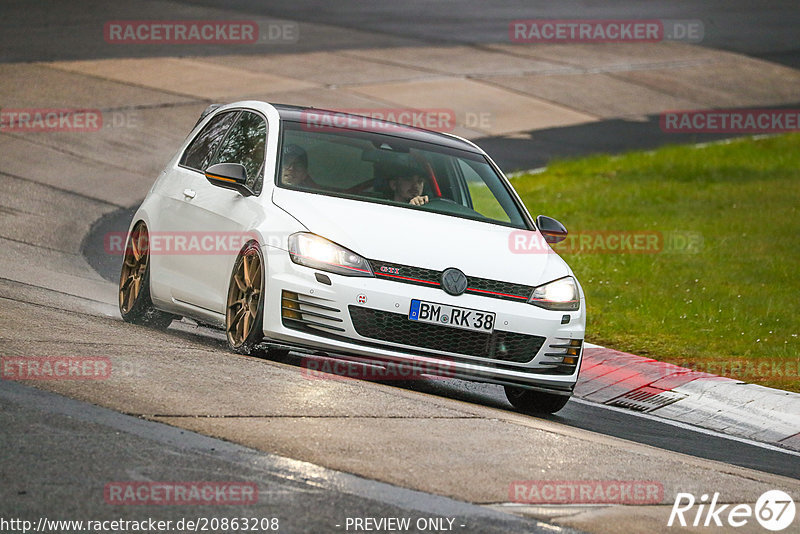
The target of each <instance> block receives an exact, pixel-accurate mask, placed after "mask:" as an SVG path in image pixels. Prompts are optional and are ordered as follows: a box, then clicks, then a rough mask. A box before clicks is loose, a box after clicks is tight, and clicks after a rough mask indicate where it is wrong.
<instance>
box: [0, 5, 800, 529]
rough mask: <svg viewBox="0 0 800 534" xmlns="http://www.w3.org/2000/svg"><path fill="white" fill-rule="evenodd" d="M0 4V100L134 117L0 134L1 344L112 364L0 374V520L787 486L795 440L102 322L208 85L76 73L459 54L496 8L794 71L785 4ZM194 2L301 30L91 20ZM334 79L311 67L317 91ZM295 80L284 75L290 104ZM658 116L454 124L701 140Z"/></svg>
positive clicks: (543, 137)
mask: <svg viewBox="0 0 800 534" xmlns="http://www.w3.org/2000/svg"><path fill="white" fill-rule="evenodd" d="M0 14H2V17H0V25H2V29H3V31H2V32H0V61H2V63H0V72H4V74H5V76H4V78H5V79H6V81H5V82H0V98H2V100H0V107H2V108H14V107H23V106H28V107H32V106H39V107H59V106H66V105H74V106H78V105H82V106H87V107H93V108H101V109H103V110H104V111H106V110H114V111H119V112H120V113H123V112H128V111H129V110H130V109H133V110H135V112H139V111H141V113H143V115H142V117H143V118H144V122H145V127H146V129H147V132H146V135H144V134H142V132H141V130H135V131H130V132H129V131H124V132H123V133H122V135H121V137H119V138H117V137H113V138H111V140H110V141H109V140H108V138H103V141H102V142H100V145H99V146H100V148H98V147H96V146H93V142H92V141H91V140H89V141H87V139H90V138H87V137H86V136H82V137H81V136H78V135H77V134H54V135H53V136H51V137H46V136H47V135H48V134H41V133H40V134H18V133H13V132H12V133H7V132H0V147H2V148H0V161H2V162H3V166H2V167H0V190H2V192H3V194H2V198H3V200H0V217H1V218H0V221H2V222H3V223H4V224H2V225H0V227H1V228H2V230H0V246H1V247H2V248H0V250H2V252H0V302H2V304H0V325H2V326H0V340H2V348H0V355H3V356H51V355H64V356H89V357H101V358H109V360H110V361H111V362H113V366H114V373H113V375H112V379H110V380H104V381H93V382H92V383H87V382H83V383H80V382H77V381H62V382H37V383H35V384H33V386H31V385H30V384H27V383H20V382H12V381H8V380H0V407H2V409H0V451H2V452H0V480H1V481H2V484H0V502H1V503H2V504H0V520H3V519H9V518H26V519H30V520H33V521H36V519H37V518H40V517H47V518H49V519H119V518H121V519H129V520H141V519H144V518H146V517H148V516H149V517H154V518H157V519H159V520H172V521H178V520H180V519H182V518H190V517H191V518H195V519H196V518H199V517H218V518H221V517H234V516H247V517H258V518H274V517H278V518H280V532H346V531H354V530H356V529H355V528H354V527H352V526H350V527H349V528H348V526H347V525H348V523H347V521H348V518H350V519H352V518H365V517H373V518H381V517H383V518H389V517H410V518H412V521H413V522H416V521H417V520H423V522H424V521H425V520H427V519H437V520H438V519H443V520H446V519H451V520H452V525H453V526H452V530H454V531H460V532H487V533H488V532H553V531H556V532H559V531H561V532H571V531H572V530H571V529H573V528H574V529H576V531H587V532H640V531H645V530H647V531H654V532H672V531H674V530H675V529H669V528H667V527H666V522H665V518H666V517H668V515H669V510H670V507H671V505H672V502H673V501H674V498H675V495H676V494H677V493H678V492H689V493H693V494H694V495H697V496H699V495H700V494H701V493H704V492H710V493H713V492H720V493H721V494H722V495H723V499H724V502H726V503H750V504H753V503H754V502H755V499H756V498H757V497H758V496H759V495H760V494H762V493H763V492H764V491H767V490H770V489H782V490H784V491H787V492H789V493H792V494H793V496H795V500H797V497H800V483H798V480H800V454H798V453H795V452H792V451H788V450H782V449H779V448H777V447H772V446H768V445H764V444H759V443H756V442H752V441H748V440H743V439H734V438H731V437H728V436H725V435H722V434H719V433H715V432H709V431H704V430H700V429H692V428H690V427H686V426H682V425H676V424H674V423H669V422H666V421H659V420H657V419H656V418H653V417H646V416H642V415H641V414H637V413H632V412H626V411H624V410H621V409H613V408H609V407H606V406H602V405H596V404H591V403H588V402H583V401H579V400H575V401H571V402H570V403H569V404H568V405H567V407H566V408H565V409H563V410H562V411H561V412H559V413H558V414H557V415H554V416H551V417H546V418H544V417H543V418H534V417H528V416H523V415H520V414H517V413H515V412H513V411H512V410H511V407H510V405H509V404H508V403H507V402H506V401H505V397H504V395H503V393H502V389H501V388H499V387H497V386H490V385H484V384H475V383H467V382H463V381H458V380H420V381H415V382H413V383H403V384H395V385H391V384H382V383H375V382H367V381H352V380H346V381H345V380H309V379H308V378H307V377H306V376H303V373H302V367H301V363H302V361H301V356H300V355H298V354H294V353H292V354H290V355H289V356H288V357H287V358H285V359H283V360H281V361H275V360H266V359H261V358H256V357H241V356H236V355H233V354H231V353H229V352H228V351H227V350H226V349H225V346H224V343H223V342H222V338H221V334H220V333H219V332H215V331H212V330H209V329H206V328H203V327H199V326H196V325H194V324H192V323H191V322H189V321H182V322H176V323H175V324H173V326H172V327H171V328H170V329H169V330H168V331H166V332H153V331H149V330H147V329H143V328H140V327H135V326H132V325H127V324H125V323H123V322H122V321H121V320H120V319H119V316H118V313H117V311H116V308H115V306H114V302H115V299H116V283H117V277H118V272H119V271H118V269H119V263H118V259H119V258H118V257H116V256H113V255H109V254H107V253H106V251H105V249H104V243H103V239H104V236H106V235H107V233H108V232H113V231H120V230H122V231H124V230H125V229H127V226H128V223H129V221H130V218H131V216H132V213H133V211H134V209H135V207H136V206H138V202H139V201H140V200H141V198H142V197H143V195H144V193H146V191H147V189H148V188H149V185H150V184H151V183H152V180H153V178H154V177H155V176H156V174H157V172H158V169H160V168H161V166H162V165H163V161H164V156H165V155H169V154H171V152H172V151H173V150H174V147H175V146H177V144H178V143H180V141H181V139H182V135H185V133H186V132H187V131H188V127H190V126H191V123H192V122H193V120H194V118H196V114H197V110H198V109H202V108H203V107H204V105H206V104H207V103H208V102H209V101H215V100H217V99H216V98H212V96H213V95H211V96H209V95H201V94H200V93H202V91H201V90H200V89H197V92H196V93H192V94H193V95H194V96H192V97H189V96H187V94H188V93H183V92H180V91H178V90H173V89H164V90H163V91H158V90H155V89H153V87H154V86H151V85H145V84H138V83H124V84H123V83H119V84H118V85H114V84H116V83H117V82H116V81H115V82H114V83H112V82H111V81H109V80H113V78H112V77H110V76H109V75H108V72H109V71H108V70H107V71H103V72H102V73H100V72H99V71H92V69H94V68H95V65H98V64H101V65H103V68H108V69H112V70H113V69H114V68H116V67H115V66H114V64H113V63H112V64H108V63H103V62H102V60H114V61H118V60H121V59H129V60H131V59H135V60H142V61H146V60H149V59H153V58H171V57H178V56H199V57H202V58H204V59H206V60H209V61H211V60H213V58H214V57H215V56H222V55H225V54H239V55H242V56H248V55H249V56H253V57H256V56H259V55H263V54H273V55H276V54H280V55H290V54H312V55H313V54H315V53H321V52H326V51H330V50H337V51H340V52H341V53H342V54H345V55H348V54H350V56H352V57H349V58H348V59H354V58H356V57H357V54H362V53H369V52H370V51H371V50H390V49H394V48H396V47H398V48H415V47H416V48H419V49H420V50H422V49H423V48H426V47H443V46H444V47H450V46H456V47H458V46H463V45H467V48H468V49H469V52H467V53H466V55H468V54H469V53H472V52H475V53H477V51H484V52H485V51H486V50H490V48H488V47H490V46H491V45H492V44H493V43H502V42H503V41H504V40H506V41H507V38H508V21H510V20H513V19H521V18H536V17H538V18H587V19H588V18H607V19H615V18H618V19H622V18H625V19H630V18H642V19H650V18H661V19H693V20H701V21H703V23H704V27H705V38H704V40H703V42H702V43H701V44H700V45H695V46H702V47H705V48H707V49H709V50H711V51H713V52H716V51H717V50H722V51H725V52H723V54H736V55H737V56H738V55H747V56H750V57H752V58H758V59H759V60H764V61H768V62H774V63H776V64H780V66H781V68H798V67H800V60H799V58H800V39H798V38H797V35H796V33H797V27H798V26H800V12H798V10H797V5H796V2H795V3H792V2H770V3H768V4H767V5H765V6H761V5H754V4H753V3H749V2H744V1H738V0H737V1H736V2H709V3H701V2H695V3H674V2H663V1H661V2H648V3H642V2H623V3H618V4H616V5H615V6H614V7H606V6H603V5H601V4H598V3H594V2H560V3H554V4H551V3H541V5H535V4H531V3H530V2H511V1H507V2H494V3H491V5H490V4H488V3H486V2H479V1H475V0H471V1H466V2H456V1H449V0H448V1H443V2H436V3H432V2H423V1H413V2H407V3H402V4H401V3H397V2H385V1H380V2H369V3H368V4H365V3H364V2H355V1H349V0H348V1H342V2H336V3H325V2H318V1H313V2H312V1H296V2H257V1H252V0H241V1H236V0H234V1H232V2H226V3H225V4H224V6H223V5H221V4H218V3H215V2H202V1H193V2H155V1H137V2H131V3H121V2H120V3H106V2H101V1H91V2H80V3H78V2H63V3H59V2H37V3H33V4H31V3H28V2H24V1H16V2H7V3H4V4H3V5H2V6H0ZM204 18H205V19H219V18H229V19H234V18H258V19H269V20H277V19H280V20H285V21H299V22H300V29H301V32H302V33H301V35H303V36H304V37H303V38H302V39H299V40H298V41H297V42H295V43H289V44H281V45H279V46H274V47H269V48H258V47H249V48H246V47H239V48H237V47H233V48H231V47H223V46H209V47H197V46H195V47H191V46H186V45H184V46H166V45H151V46H147V47H126V46H111V45H108V44H106V43H103V34H102V28H103V24H104V23H105V22H106V21H109V20H123V19H135V20H146V19H169V20H176V19H204ZM492 50H493V49H492ZM342 51H343V52H342ZM420 53H421V52H420ZM293 57H294V56H293ZM343 57H344V56H343ZM725 57H726V58H727V57H728V56H727V55H726V56H725ZM358 58H359V59H361V56H358ZM75 60H86V61H87V63H86V64H80V65H78V66H76V67H74V69H79V68H80V69H84V70H83V71H81V72H80V76H79V74H78V71H77V70H74V69H73V67H72V66H66V67H65V66H64V65H65V64H64V63H53V64H39V63H36V62H62V61H75ZM90 60H91V61H90ZM95 61H100V63H94V62H95ZM243 61H246V60H243ZM108 65H111V66H110V67H108ZM142 65H143V64H142ZM760 65H762V66H763V65H764V63H760ZM206 66H207V65H206ZM391 68H398V66H397V65H391ZM777 68H778V67H776V69H777ZM70 69H73V70H70ZM121 70H124V69H121ZM776 72H778V73H779V74H776V76H780V73H782V72H785V71H783V70H780V71H776ZM117 74H118V73H115V76H116V75H117ZM126 75H127V73H124V72H123V73H122V74H120V75H119V76H126ZM164 76H165V78H167V77H168V73H167V74H164ZM466 78H469V76H466ZM86 80H89V82H87V81H86ZM116 80H117V81H118V79H116ZM165 83H166V82H165ZM195 83H201V82H195ZM83 84H87V85H83ZM335 85H336V84H335V83H333V82H324V83H323V87H322V88H321V89H319V90H320V91H321V93H320V94H322V92H324V91H327V90H332V89H335V87H331V86H335ZM84 87H91V88H92V89H91V91H89V92H87V91H88V90H85V89H83V88H84ZM298 90H301V89H298ZM314 90H317V89H315V88H305V87H304V88H303V89H302V91H308V92H309V93H308V94H312V96H311V97H309V98H313V91H314ZM323 90H324V91H323ZM92 91H96V92H92ZM776 91H778V90H777V89H776ZM29 93H30V94H35V95H38V96H37V98H42V96H41V95H44V96H45V97H46V98H49V99H50V100H48V101H44V102H43V101H37V100H35V99H34V100H29V99H28V98H29ZM285 94H291V90H287V91H286V92H285ZM785 94H789V95H790V96H791V95H794V93H781V95H780V96H781V98H782V100H781V98H776V99H773V100H774V101H773V100H767V102H772V103H771V104H769V103H768V104H765V105H763V106H761V107H782V108H796V107H797V105H795V104H793V102H797V101H800V98H798V99H794V100H792V99H791V98H790V99H789V101H787V100H786V98H788V97H785ZM198 95H199V96H198ZM223 96H224V95H223ZM30 98H33V97H30ZM126 99H129V100H130V102H131V103H132V104H131V105H130V106H128V105H126ZM48 102H53V103H52V104H51V105H48ZM62 102H67V103H69V104H67V103H62ZM352 105H356V104H352ZM732 107H739V106H732ZM741 107H746V106H745V104H741ZM657 121H658V116H657V114H652V113H645V114H642V115H640V116H636V117H633V118H631V117H626V118H608V117H603V116H599V115H595V116H594V117H593V120H592V122H588V123H584V122H580V121H575V123H574V124H572V123H570V124H566V123H565V124H559V125H556V126H551V127H545V128H538V127H536V125H535V124H532V125H531V127H530V128H529V129H527V130H525V131H523V132H521V133H515V134H513V135H509V134H507V133H504V132H501V133H497V134H496V135H484V136H480V137H475V139H476V142H477V143H478V144H479V145H481V146H482V147H483V148H485V149H486V150H487V151H488V152H489V153H490V154H491V155H493V156H495V157H496V160H497V161H498V163H499V164H500V165H501V166H502V167H504V168H505V169H508V170H515V169H528V168H533V167H539V166H542V165H545V164H546V163H547V162H548V161H550V160H552V159H553V158H556V157H564V156H578V155H585V154H590V153H594V152H622V151H625V150H629V149H634V148H652V147H657V146H660V145H663V144H666V143H676V142H679V143H694V142H702V141H712V140H716V139H720V138H722V136H719V135H706V134H702V135H700V134H698V135H685V136H675V135H666V134H663V132H660V131H658V130H657V128H655V127H654V125H655V124H657ZM70 135H74V136H75V137H70ZM520 480H562V481H564V480H567V481H570V480H571V481H574V480H612V481H614V480H630V481H642V480H645V481H646V480H656V481H658V482H659V484H660V485H661V486H662V488H663V499H662V501H660V503H657V504H651V505H633V506H625V507H620V506H597V505H594V506H591V505H590V506H573V507H571V508H570V507H567V508H566V509H565V508H559V507H557V506H551V507H547V506H538V507H536V506H528V507H525V506H515V505H510V504H509V501H510V500H511V499H512V497H511V496H510V495H509V485H510V484H512V483H514V482H515V481H520ZM114 481H148V482H157V481H162V482H163V481H254V482H256V483H257V485H258V490H259V491H258V499H257V501H256V502H254V503H249V504H245V505H237V506H230V507H226V506H211V507H201V506H196V505H183V506H158V505H155V504H149V505H143V506H118V505H113V504H109V502H108V499H107V498H106V497H105V496H104V488H105V487H106V486H107V485H108V484H109V483H111V482H114ZM508 512H512V513H508ZM423 524H424V523H423ZM430 524H431V525H434V524H439V523H433V522H431V523H430ZM447 524H449V523H447V522H446V521H445V522H443V523H441V525H442V528H438V529H437V528H433V527H431V528H428V529H419V527H417V528H418V529H419V530H420V531H424V530H427V531H444V530H446V529H445V528H443V527H444V525H447ZM2 525H3V524H2V523H0V531H2V532H6V531H9V532H10V531H14V530H12V529H10V528H6V527H3V526H2ZM73 530H75V529H67V528H62V529H58V528H52V529H51V531H73ZM217 530H222V529H217ZM382 531H391V530H382ZM410 531H415V530H413V529H411V530H410ZM715 531H719V530H715ZM739 531H741V532H745V531H746V532H761V531H763V530H759V526H758V524H750V525H748V527H746V528H744V529H739Z"/></svg>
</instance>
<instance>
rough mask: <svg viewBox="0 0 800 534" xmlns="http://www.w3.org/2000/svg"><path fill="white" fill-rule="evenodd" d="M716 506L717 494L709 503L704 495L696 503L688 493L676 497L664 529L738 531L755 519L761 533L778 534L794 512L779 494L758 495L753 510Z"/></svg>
mask: <svg viewBox="0 0 800 534" xmlns="http://www.w3.org/2000/svg"><path fill="white" fill-rule="evenodd" d="M718 503H719V493H714V495H713V497H712V498H711V501H710V502H709V500H708V494H705V493H704V494H703V495H701V496H700V500H699V501H698V500H697V499H695V496H694V495H692V494H691V493H678V495H677V496H676V497H675V504H673V505H672V512H671V513H670V514H669V521H667V526H668V527H671V526H673V525H676V526H677V525H680V526H682V527H686V526H692V527H722V526H729V527H733V528H739V527H743V526H744V525H746V524H748V523H749V522H750V520H751V519H753V518H755V520H756V521H758V523H759V524H760V525H761V526H762V527H764V528H765V529H767V530H771V531H773V532H778V531H781V530H785V529H786V528H788V527H789V526H790V525H792V522H793V521H794V516H795V511H796V510H795V504H794V500H792V498H791V497H790V496H789V494H788V493H786V492H783V491H781V490H770V491H766V492H764V493H762V494H761V496H760V497H759V498H758V500H757V501H756V504H755V506H750V505H749V504H718Z"/></svg>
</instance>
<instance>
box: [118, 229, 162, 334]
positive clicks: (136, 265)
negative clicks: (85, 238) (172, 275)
mask: <svg viewBox="0 0 800 534" xmlns="http://www.w3.org/2000/svg"><path fill="white" fill-rule="evenodd" d="M149 239H150V238H149V234H148V232H147V225H146V224H145V223H144V221H139V222H138V223H136V226H134V228H133V231H132V232H131V235H130V236H129V237H128V243H127V244H126V246H125V254H124V256H123V260H122V269H121V270H120V273H119V313H120V315H122V320H123V321H125V322H127V323H133V324H138V325H143V326H150V327H153V328H158V329H160V330H165V329H166V328H167V327H168V326H169V325H170V323H172V320H173V319H174V318H175V316H174V315H172V314H169V313H166V312H163V311H161V310H157V309H156V308H155V306H153V301H152V299H151V298H150V248H149V242H150V241H149Z"/></svg>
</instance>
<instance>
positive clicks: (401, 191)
mask: <svg viewBox="0 0 800 534" xmlns="http://www.w3.org/2000/svg"><path fill="white" fill-rule="evenodd" d="M425 175H426V173H425V170H424V169H423V168H422V167H421V166H419V165H418V164H414V165H411V166H405V165H403V166H397V167H394V168H393V169H392V170H391V172H390V175H389V176H388V177H387V181H388V185H389V193H390V194H389V198H390V199H391V200H394V201H395V202H402V203H403V204H411V205H412V206H422V205H424V204H427V203H428V195H423V194H422V192H423V189H424V188H425V178H424V177H425Z"/></svg>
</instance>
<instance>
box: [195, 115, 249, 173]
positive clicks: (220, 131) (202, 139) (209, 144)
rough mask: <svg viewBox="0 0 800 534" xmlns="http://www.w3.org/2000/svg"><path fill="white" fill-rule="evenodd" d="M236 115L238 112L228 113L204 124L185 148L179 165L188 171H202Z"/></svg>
mask: <svg viewBox="0 0 800 534" xmlns="http://www.w3.org/2000/svg"><path fill="white" fill-rule="evenodd" d="M238 114H239V112H238V111H229V112H228V113H221V114H219V115H217V116H216V117H214V118H213V119H211V122H209V123H208V124H206V126H205V128H203V129H202V130H201V131H200V133H199V134H197V137H195V138H194V141H192V142H191V143H190V144H189V146H188V147H187V148H186V152H184V153H183V157H181V162H180V164H181V165H183V166H184V167H189V168H190V169H194V170H197V171H201V172H202V171H204V170H205V169H206V168H207V167H208V166H209V163H210V161H211V158H212V157H213V156H214V151H215V150H216V149H217V145H219V143H220V141H222V138H223V137H224V136H225V133H226V132H227V131H228V128H230V127H231V124H233V121H234V119H235V118H236V115H238Z"/></svg>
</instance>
